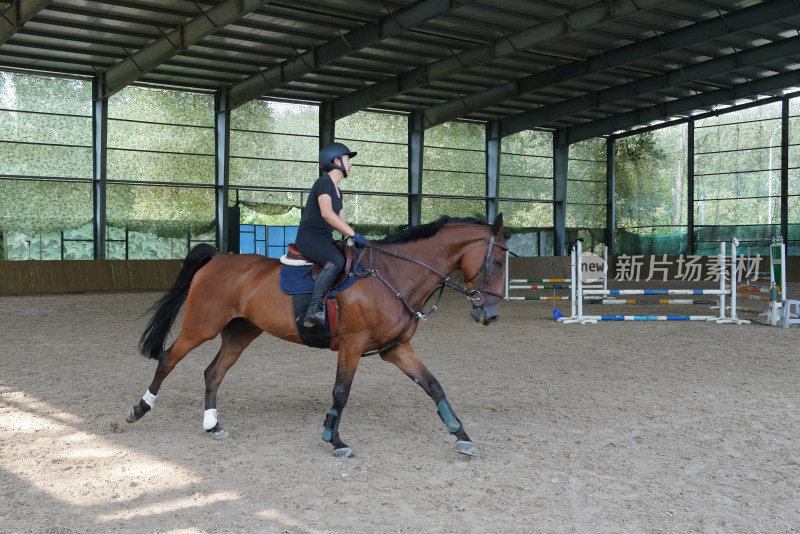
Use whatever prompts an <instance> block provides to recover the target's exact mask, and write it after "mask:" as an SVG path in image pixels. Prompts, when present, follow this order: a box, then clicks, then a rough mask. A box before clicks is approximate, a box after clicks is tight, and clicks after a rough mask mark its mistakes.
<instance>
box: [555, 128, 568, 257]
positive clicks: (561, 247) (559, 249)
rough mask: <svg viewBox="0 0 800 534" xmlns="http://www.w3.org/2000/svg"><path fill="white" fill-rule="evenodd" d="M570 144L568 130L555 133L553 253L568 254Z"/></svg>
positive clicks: (558, 254)
mask: <svg viewBox="0 0 800 534" xmlns="http://www.w3.org/2000/svg"><path fill="white" fill-rule="evenodd" d="M568 160H569V144H568V143H567V132H566V131H565V130H558V131H557V132H555V135H553V255H554V256H564V255H565V254H566V247H565V243H566V234H567V168H568Z"/></svg>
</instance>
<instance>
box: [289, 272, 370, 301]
mask: <svg viewBox="0 0 800 534" xmlns="http://www.w3.org/2000/svg"><path fill="white" fill-rule="evenodd" d="M362 271H363V269H362V268H361V266H360V265H357V266H356V272H357V273H360V272H362ZM357 281H358V277H357V276H348V277H347V278H346V279H345V281H344V282H343V283H342V284H341V285H340V286H338V287H333V288H331V291H330V293H329V294H328V296H329V297H331V298H332V297H335V296H336V295H337V294H339V293H341V292H342V291H344V290H345V289H347V288H348V287H350V286H352V285H353V284H355V283H356V282H357ZM280 288H281V291H283V292H284V293H286V294H287V295H300V294H302V293H311V292H312V291H313V290H314V280H313V279H312V278H311V265H300V266H295V265H281V280H280Z"/></svg>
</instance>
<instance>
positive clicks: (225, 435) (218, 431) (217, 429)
mask: <svg viewBox="0 0 800 534" xmlns="http://www.w3.org/2000/svg"><path fill="white" fill-rule="evenodd" d="M206 432H208V433H209V434H211V435H212V436H213V437H214V439H215V440H217V441H225V440H228V439H231V438H232V437H233V436H232V435H231V433H230V432H228V431H227V430H225V429H224V428H222V427H221V426H220V424H219V423H217V424H216V425H214V427H213V428H209V429H208V430H206Z"/></svg>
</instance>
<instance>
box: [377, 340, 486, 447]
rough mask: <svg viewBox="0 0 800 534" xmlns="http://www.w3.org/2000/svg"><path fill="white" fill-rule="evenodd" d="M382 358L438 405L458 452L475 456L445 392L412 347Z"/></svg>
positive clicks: (398, 348) (398, 349) (400, 347)
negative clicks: (417, 385) (454, 438)
mask: <svg viewBox="0 0 800 534" xmlns="http://www.w3.org/2000/svg"><path fill="white" fill-rule="evenodd" d="M381 357H382V358H383V359H384V360H385V361H387V362H392V363H393V364H395V365H396V366H397V367H398V368H400V370H401V371H403V372H404V373H405V374H406V375H407V376H408V377H409V378H411V380H413V381H414V382H416V383H417V384H419V385H420V386H421V387H422V389H424V390H425V393H427V394H428V395H429V396H430V397H431V398H432V399H433V402H435V403H436V409H437V410H438V412H439V417H441V418H442V421H443V422H444V424H445V426H446V427H447V430H448V431H449V432H450V433H451V434H453V435H454V436H455V437H456V440H457V441H456V445H455V447H456V450H457V451H458V452H460V453H462V454H468V455H470V456H472V455H474V454H475V445H473V443H472V442H471V441H470V439H469V437H468V436H467V433H466V431H465V430H464V425H463V424H461V420H460V419H459V418H458V417H457V416H456V413H455V412H454V411H453V408H452V407H451V406H450V403H449V402H448V401H447V398H446V397H445V394H444V390H443V389H442V386H441V385H440V384H439V382H438V381H437V380H436V378H435V377H434V376H433V375H432V374H431V372H430V371H428V368H427V367H425V364H424V363H422V360H420V359H419V356H417V354H416V353H415V352H414V350H413V349H412V348H411V345H409V344H408V343H407V342H406V343H401V344H400V345H398V346H396V347H394V348H393V349H391V350H390V351H388V352H386V353H385V354H382V355H381Z"/></svg>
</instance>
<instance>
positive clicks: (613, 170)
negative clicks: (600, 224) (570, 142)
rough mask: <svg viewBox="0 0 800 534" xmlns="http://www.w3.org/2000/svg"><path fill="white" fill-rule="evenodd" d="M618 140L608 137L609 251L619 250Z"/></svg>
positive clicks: (607, 216)
mask: <svg viewBox="0 0 800 534" xmlns="http://www.w3.org/2000/svg"><path fill="white" fill-rule="evenodd" d="M616 143H617V140H616V138H614V137H609V138H608V139H606V246H607V247H608V250H609V251H610V252H609V253H610V254H611V255H613V254H614V251H616V250H617V246H616V239H617V196H616V189H617V154H616V150H615V147H616Z"/></svg>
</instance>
